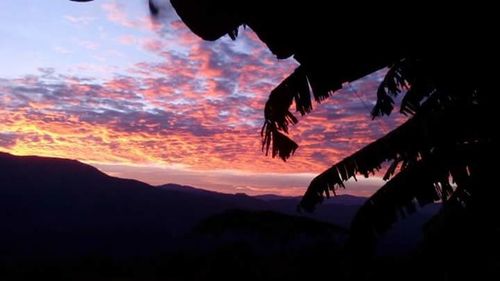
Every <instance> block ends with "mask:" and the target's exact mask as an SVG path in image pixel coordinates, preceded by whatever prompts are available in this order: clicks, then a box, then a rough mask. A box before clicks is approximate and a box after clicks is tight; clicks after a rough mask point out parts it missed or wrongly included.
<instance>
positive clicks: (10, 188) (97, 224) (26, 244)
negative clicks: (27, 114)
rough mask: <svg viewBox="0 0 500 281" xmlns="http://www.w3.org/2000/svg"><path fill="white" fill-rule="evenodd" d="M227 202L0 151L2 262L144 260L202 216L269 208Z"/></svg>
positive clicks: (62, 161) (54, 160)
mask: <svg viewBox="0 0 500 281" xmlns="http://www.w3.org/2000/svg"><path fill="white" fill-rule="evenodd" d="M232 198H236V197H235V196H231V195H220V196H211V197H210V198H207V196H204V195H202V194H195V193H186V192H180V191H176V190H168V189H166V188H157V187H153V186H151V185H148V184H145V183H142V182H139V181H136V180H129V179H120V178H115V177H111V176H108V175H106V174H104V173H102V172H100V171H99V170H97V169H96V168H94V167H92V166H89V165H86V164H83V163H80V162H78V161H74V160H66V159H58V158H45V157H34V156H13V155H10V154H6V153H0V206H1V207H0V210H1V212H0V220H1V221H2V222H3V223H2V224H1V226H0V232H1V233H2V238H3V241H4V242H3V243H1V244H0V256H3V257H7V256H8V257H12V256H16V255H21V256H24V255H33V254H39V255H44V256H47V255H48V256H61V255H62V256H64V255H68V254H72V255H73V254H75V255H81V254H94V253H106V254H111V255H125V254H126V255H141V254H148V253H149V252H150V251H152V250H154V251H161V250H165V249H168V248H169V247H170V246H169V244H170V241H172V240H173V239H174V238H175V237H176V236H179V235H182V234H183V233H185V232H186V231H188V230H189V229H191V228H192V227H193V226H194V225H195V224H196V223H197V222H198V221H199V220H200V219H202V218H205V217H207V216H210V215H212V214H215V213H218V212H221V211H223V210H226V209H232V208H243V209H263V208H265V207H266V206H267V204H266V203H265V202H261V201H259V200H257V199H253V198H251V197H248V196H247V197H242V196H238V197H237V200H235V199H232Z"/></svg>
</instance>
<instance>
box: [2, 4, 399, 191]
mask: <svg viewBox="0 0 500 281" xmlns="http://www.w3.org/2000/svg"><path fill="white" fill-rule="evenodd" d="M158 1H159V2H161V1H160V0H158ZM159 4H160V5H161V6H162V10H161V14H160V16H161V23H160V22H158V21H152V19H151V18H150V16H149V11H148V7H147V2H146V1H145V0H127V1H118V0H95V1H94V2H89V3H75V2H70V1H68V0H58V1H40V0H2V1H0V151H3V152H8V153H12V154H15V155H40V156H51V157H63V158H71V159H77V160H79V161H82V162H84V163H88V164H91V165H93V166H96V167H97V168H99V169H100V170H101V171H103V172H105V173H108V174H110V175H113V176H119V177H125V178H135V179H139V180H142V181H144V182H147V183H150V184H153V185H160V184H165V183H178V184H186V185H192V186H197V187H201V188H206V189H210V190H216V191H220V192H227V193H247V194H267V193H274V194H281V195H301V194H303V193H304V191H305V190H306V188H307V185H308V184H309V181H310V180H311V179H312V178H313V177H314V176H315V175H317V174H318V173H320V172H322V171H323V170H325V169H327V168H328V167H330V166H331V165H333V164H335V162H337V161H339V160H341V159H342V158H344V157H347V156H349V155H350V154H351V153H353V152H355V151H356V150H358V149H360V148H361V147H363V146H364V145H367V144H368V143H370V142H371V141H373V140H375V139H377V138H379V137H381V136H382V135H384V134H385V133H387V132H388V131H390V130H391V129H393V128H394V127H395V126H397V124H399V123H401V122H402V118H401V117H391V118H379V119H376V120H374V121H372V120H371V117H370V114H369V113H370V110H371V107H372V106H373V105H374V102H375V96H376V88H377V86H378V84H379V83H380V81H381V79H382V78H383V75H384V73H385V70H384V69H382V70H380V71H378V72H375V73H373V74H370V75H368V76H367V77H364V78H362V79H360V80H358V81H354V82H351V83H345V85H344V89H342V90H339V91H337V92H336V93H335V94H334V95H333V96H332V97H331V98H329V99H328V100H327V101H325V102H323V103H322V104H319V105H318V104H316V105H315V108H314V112H313V113H312V114H310V115H308V116H305V117H300V118H299V120H300V122H299V123H298V124H297V125H296V126H295V127H294V128H292V129H291V132H290V135H291V137H292V139H294V140H295V141H296V142H297V143H298V144H299V146H300V147H299V149H298V150H297V151H296V153H295V155H294V156H293V157H292V158H291V159H289V160H287V162H283V161H282V160H280V159H278V158H275V159H273V158H271V157H270V156H265V155H264V153H263V152H262V150H261V138H260V129H261V126H262V124H263V121H264V118H263V108H264V104H265V102H266V100H267V97H268V95H269V93H270V91H271V90H272V89H273V88H274V87H275V86H277V85H278V84H279V83H280V82H281V81H282V80H283V79H284V78H285V77H287V76H288V75H289V74H290V73H292V71H293V70H294V68H295V67H297V63H296V62H295V61H293V59H288V60H278V59H276V58H275V57H274V56H273V54H271V53H270V51H269V50H268V49H267V48H266V46H265V45H264V44H263V43H261V42H260V41H259V40H258V38H257V36H256V35H255V34H254V33H253V32H252V31H251V30H249V29H243V28H242V27H241V28H240V35H239V36H238V38H237V40H236V41H232V40H231V39H230V38H229V37H227V36H226V37H223V38H221V39H219V40H218V41H215V42H207V41H203V40H201V39H200V38H198V37H196V36H195V35H194V34H192V33H191V32H190V31H189V29H187V27H186V26H185V25H184V24H183V23H182V21H180V19H179V18H178V16H177V15H176V13H175V11H174V10H173V9H172V8H171V7H170V5H169V3H168V1H163V2H161V3H159ZM368 44H369V42H367V45H368ZM382 184H383V181H382V180H381V179H380V178H379V177H374V178H370V179H367V180H360V181H358V182H354V183H349V184H348V188H347V190H346V192H345V193H350V194H355V195H363V196H367V195H370V194H372V193H373V192H374V191H375V190H376V188H378V187H380V186H381V185H382Z"/></svg>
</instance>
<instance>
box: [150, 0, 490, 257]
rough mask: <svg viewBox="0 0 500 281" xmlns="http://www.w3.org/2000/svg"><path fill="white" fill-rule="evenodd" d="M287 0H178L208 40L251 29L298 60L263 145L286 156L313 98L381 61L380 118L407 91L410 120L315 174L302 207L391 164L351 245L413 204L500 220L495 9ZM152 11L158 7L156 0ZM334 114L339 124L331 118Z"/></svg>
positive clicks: (274, 95) (364, 242)
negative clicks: (383, 72)
mask: <svg viewBox="0 0 500 281" xmlns="http://www.w3.org/2000/svg"><path fill="white" fill-rule="evenodd" d="M344 2H345V3H335V4H334V5H333V6H332V3H329V2H328V1H307V2H304V1H285V0H253V1H231V0H171V3H172V4H173V6H174V8H175V9H176V11H177V13H178V14H179V16H180V17H181V18H182V20H183V21H184V22H185V23H186V25H187V26H188V27H189V28H190V29H191V30H192V31H193V32H194V33H196V34H197V35H198V36H200V37H201V38H203V39H205V40H217V39H218V38H220V37H221V36H223V35H226V34H228V35H229V36H230V37H231V38H233V39H236V37H237V35H238V28H239V26H241V25H243V26H248V27H250V28H251V29H252V30H253V31H254V32H255V33H256V34H257V35H258V37H259V38H260V39H261V40H262V41H263V42H264V43H265V44H266V45H267V46H268V47H269V49H270V50H271V51H272V52H273V53H274V54H275V55H276V56H277V57H278V58H279V59H283V58H288V57H291V56H293V58H295V59H296V60H297V61H298V62H299V63H300V66H299V67H298V68H297V69H296V70H295V71H294V72H293V73H292V74H291V75H290V76H289V77H288V78H286V79H285V80H284V81H283V82H282V83H281V84H279V85H278V86H277V87H276V88H275V89H274V90H273V91H272V92H271V93H270V96H269V99H268V101H267V103H266V105H265V109H264V117H265V123H264V125H263V127H262V138H263V140H262V147H263V150H264V151H265V152H266V154H269V153H270V154H271V155H272V157H275V156H278V157H280V158H281V159H283V160H286V159H288V158H289V157H290V156H291V155H292V154H293V153H294V151H295V150H296V149H297V147H298V145H297V144H296V143H295V142H294V141H293V140H291V139H290V138H289V137H288V136H287V134H288V132H289V129H290V126H291V125H295V124H297V123H298V118H297V117H296V116H295V115H294V114H293V113H292V111H291V110H292V109H291V106H292V105H295V110H296V112H298V113H299V114H300V115H305V114H308V113H309V112H311V110H312V108H313V102H312V100H313V99H314V100H315V101H316V102H318V103H319V102H321V101H323V100H325V99H326V98H328V97H330V96H332V95H334V92H335V91H336V90H338V89H340V88H341V85H342V83H343V82H347V81H353V80H357V79H359V78H361V77H363V76H365V75H367V74H370V73H372V72H374V71H376V70H378V69H381V68H383V67H388V71H387V74H386V76H385V79H384V80H383V81H382V83H381V84H380V86H379V89H378V91H377V93H376V96H377V102H376V105H375V106H374V108H373V110H372V112H371V114H372V116H373V118H376V117H379V116H382V115H389V114H390V113H391V112H392V111H393V107H394V98H395V97H397V96H398V95H402V102H401V105H400V112H401V113H402V114H405V115H408V116H410V118H409V119H408V121H407V122H405V123H404V124H402V125H401V126H400V127H398V128H396V129H395V130H393V131H392V132H390V133H388V134H387V135H385V136H384V137H382V138H380V139H378V140H376V141H374V142H373V143H371V144H369V145H367V146H366V147H364V148H362V149H360V150H359V151H357V152H356V153H354V154H352V155H350V156H348V157H346V158H345V159H343V160H342V161H340V162H339V163H336V164H335V165H333V166H332V167H331V168H329V169H328V170H326V171H324V172H323V173H321V174H320V175H318V176H317V177H316V178H314V179H313V180H312V182H311V184H310V185H309V187H308V189H307V191H306V193H305V195H304V197H303V199H302V201H301V202H300V206H299V207H300V208H301V209H304V210H306V211H312V210H313V209H314V207H315V206H316V205H317V204H318V203H320V202H322V201H323V200H324V198H325V197H326V198H328V197H329V196H330V193H333V194H335V192H336V190H337V189H338V188H343V187H344V182H346V181H347V180H349V179H351V178H354V179H355V176H356V175H357V174H360V175H363V176H365V177H369V176H370V175H371V174H374V173H375V172H376V171H378V170H379V169H381V166H382V164H383V163H385V162H389V163H390V165H389V168H388V170H387V172H386V174H385V176H384V179H385V180H387V183H386V184H385V185H384V186H382V187H381V188H380V189H379V190H378V191H377V192H376V193H375V194H374V195H373V196H372V197H371V198H369V200H368V201H367V202H366V204H365V205H364V206H362V208H361V209H360V210H359V212H358V214H357V215H356V217H355V219H354V221H353V222H352V227H351V236H352V237H351V242H352V243H351V244H352V245H359V247H358V248H359V249H362V251H369V249H371V248H372V247H373V245H374V242H375V239H376V237H377V236H378V235H380V234H381V233H383V232H385V231H386V230H387V229H388V228H389V227H390V226H391V225H392V224H393V223H394V222H395V221H396V220H397V219H398V218H399V217H401V216H404V215H405V214H407V213H412V212H414V211H415V210H416V208H417V206H424V205H426V204H429V203H431V202H435V201H439V200H442V201H443V202H444V205H445V207H446V206H455V207H457V208H460V209H463V210H466V211H467V212H468V213H470V214H471V216H473V217H476V218H481V219H480V221H484V222H485V223H484V225H489V226H490V228H489V229H490V230H491V231H498V229H496V230H495V227H498V225H499V224H498V216H497V212H498V207H496V205H498V204H496V203H495V201H496V200H497V198H498V193H499V192H498V188H497V187H496V185H497V183H496V181H495V170H496V164H494V163H496V151H497V145H496V144H497V143H496V131H497V130H498V129H497V127H498V126H496V125H494V123H495V122H494V121H493V120H495V118H494V113H495V109H496V103H495V102H494V98H493V96H494V94H493V93H494V87H493V81H495V77H494V76H493V73H495V71H491V70H490V68H493V69H494V68H495V67H497V65H498V64H497V60H496V58H497V55H496V53H497V49H496V47H497V46H496V44H495V43H493V40H492V39H491V37H492V35H493V34H495V33H494V26H495V25H494V23H493V20H492V19H493V18H494V16H493V15H492V14H491V13H488V12H487V11H488V7H482V8H477V7H473V6H471V5H462V6H461V5H458V4H457V5H455V6H454V7H452V8H451V7H437V6H435V5H432V4H431V3H425V2H424V3H419V4H415V5H414V6H412V7H399V6H395V4H392V5H389V4H387V3H382V4H381V3H376V4H368V3H359V2H357V1H354V2H353V1H351V2H349V3H347V2H348V1H344ZM150 7H151V10H152V14H158V10H157V8H156V6H155V5H154V1H150ZM332 121H334V120H332Z"/></svg>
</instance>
